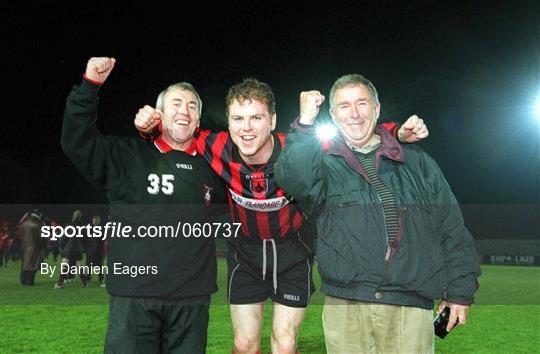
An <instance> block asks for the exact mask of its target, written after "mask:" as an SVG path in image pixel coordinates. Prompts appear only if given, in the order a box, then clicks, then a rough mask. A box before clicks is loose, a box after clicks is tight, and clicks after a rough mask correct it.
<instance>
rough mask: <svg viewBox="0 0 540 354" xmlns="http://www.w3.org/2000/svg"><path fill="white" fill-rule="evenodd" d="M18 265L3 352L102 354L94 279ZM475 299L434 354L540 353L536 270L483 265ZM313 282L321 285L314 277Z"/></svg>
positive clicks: (220, 308) (6, 293)
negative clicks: (58, 283)
mask: <svg viewBox="0 0 540 354" xmlns="http://www.w3.org/2000/svg"><path fill="white" fill-rule="evenodd" d="M19 267H20V263H19V262H15V263H10V264H9V266H8V267H7V268H0V304H1V312H0V313H1V316H0V338H1V344H0V352H1V353H100V352H102V345H103V339H104V335H105V329H106V325H107V312H108V306H107V301H108V295H107V293H106V291H105V289H102V288H100V287H99V286H98V284H97V282H96V281H95V280H94V281H93V283H91V285H90V286H89V287H88V288H84V289H83V288H81V286H80V283H79V282H78V280H77V281H76V282H74V283H69V284H66V285H65V287H64V288H63V289H59V290H53V289H52V285H53V284H54V282H55V280H56V276H55V277H54V278H48V277H47V276H45V275H40V274H39V272H38V275H37V276H36V286H34V287H23V286H22V285H20V284H19ZM482 269H483V272H484V274H483V275H482V277H481V278H480V290H479V292H478V295H477V303H476V305H474V306H473V307H472V308H471V310H470V313H469V320H468V323H467V325H466V326H465V327H461V328H458V329H456V331H454V332H452V333H451V334H450V335H448V336H447V337H446V338H445V339H444V340H440V339H438V338H436V342H435V345H436V352H437V353H540V268H537V267H514V266H487V265H486V266H483V267H482ZM314 279H315V282H316V284H317V288H318V284H319V283H320V279H319V275H318V274H315V276H314ZM225 284H226V263H225V261H224V260H222V259H220V260H219V286H220V291H219V292H218V293H217V294H215V295H214V297H213V305H212V307H211V312H210V325H209V331H208V333H209V337H208V353H230V348H231V343H232V330H231V325H230V318H229V310H228V306H227V305H226V294H225V293H226V286H225ZM322 302H323V296H322V294H321V293H320V292H317V293H316V294H315V295H314V296H313V298H312V301H311V305H310V306H309V308H308V312H307V315H306V319H305V320H304V323H303V325H302V328H301V332H300V339H299V350H300V352H301V353H325V350H324V337H323V331H322V323H321V313H322ZM270 318H271V307H268V309H267V311H266V313H265V330H264V336H263V343H262V352H263V353H267V352H269V343H270V340H269V328H270V327H269V324H270Z"/></svg>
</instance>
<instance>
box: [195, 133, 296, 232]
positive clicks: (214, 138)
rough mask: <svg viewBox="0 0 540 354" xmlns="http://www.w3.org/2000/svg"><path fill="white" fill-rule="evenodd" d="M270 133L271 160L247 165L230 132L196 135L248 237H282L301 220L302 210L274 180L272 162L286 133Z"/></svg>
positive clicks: (200, 147)
mask: <svg viewBox="0 0 540 354" xmlns="http://www.w3.org/2000/svg"><path fill="white" fill-rule="evenodd" d="M273 137H274V151H273V152H272V156H271V157H270V160H269V161H268V162H267V163H266V164H262V165H250V164H247V163H245V162H244V161H243V160H242V159H241V157H240V154H239V152H238V148H237V147H236V145H235V144H234V143H233V142H232V139H231V137H230V136H229V133H227V132H219V133H212V132H210V131H208V130H202V131H200V132H199V135H198V136H197V152H198V153H199V154H201V155H202V156H203V157H204V158H205V159H206V161H207V162H208V163H209V164H210V166H211V167H212V169H213V170H214V172H216V173H217V174H218V175H219V176H220V177H221V178H222V179H223V180H224V181H225V183H226V184H227V187H228V188H229V204H230V209H231V217H232V219H233V221H234V222H240V223H241V224H242V226H241V230H242V234H243V235H244V237H247V238H250V239H259V238H260V239H271V238H273V239H281V238H284V237H286V236H287V235H288V234H290V233H291V232H293V231H295V230H297V229H298V228H299V227H300V226H301V225H302V223H303V214H302V212H301V211H300V210H299V209H298V207H297V206H296V205H295V204H292V203H290V202H289V200H288V199H287V197H286V195H285V191H284V190H283V189H281V188H279V187H278V186H277V185H276V183H275V182H274V163H275V162H276V161H277V159H278V157H279V154H280V153H281V150H282V149H283V146H284V145H285V134H282V133H276V134H273Z"/></svg>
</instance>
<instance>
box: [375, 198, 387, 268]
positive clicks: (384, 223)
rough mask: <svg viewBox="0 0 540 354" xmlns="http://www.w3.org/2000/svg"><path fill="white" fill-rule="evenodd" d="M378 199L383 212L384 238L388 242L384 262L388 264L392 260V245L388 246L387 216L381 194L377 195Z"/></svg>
mask: <svg viewBox="0 0 540 354" xmlns="http://www.w3.org/2000/svg"><path fill="white" fill-rule="evenodd" d="M376 194H377V197H378V198H379V203H380V204H379V205H380V209H381V212H382V216H383V217H382V219H383V225H384V236H385V241H386V254H385V255H384V260H385V261H386V262H387V263H388V260H389V259H390V244H388V229H387V227H386V215H384V209H383V207H382V199H381V196H380V195H379V193H376Z"/></svg>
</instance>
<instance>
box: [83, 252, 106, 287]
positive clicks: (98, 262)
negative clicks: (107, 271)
mask: <svg viewBox="0 0 540 354" xmlns="http://www.w3.org/2000/svg"><path fill="white" fill-rule="evenodd" d="M86 265H87V266H99V267H101V266H102V265H103V256H102V254H101V250H98V251H91V252H88V253H87V254H86ZM98 278H99V282H100V283H103V274H102V273H101V272H100V273H99V275H98ZM90 280H92V275H91V274H88V281H90Z"/></svg>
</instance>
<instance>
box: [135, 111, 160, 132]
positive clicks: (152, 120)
mask: <svg viewBox="0 0 540 354" xmlns="http://www.w3.org/2000/svg"><path fill="white" fill-rule="evenodd" d="M161 117H163V113H162V112H161V111H160V110H159V109H154V108H152V107H150V106H148V105H146V106H144V107H143V108H141V109H139V112H137V115H136V116H135V121H134V122H133V123H134V124H135V128H137V130H138V131H140V132H141V133H151V132H152V131H153V130H154V128H155V127H156V126H157V125H158V124H159V122H160V121H161Z"/></svg>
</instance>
